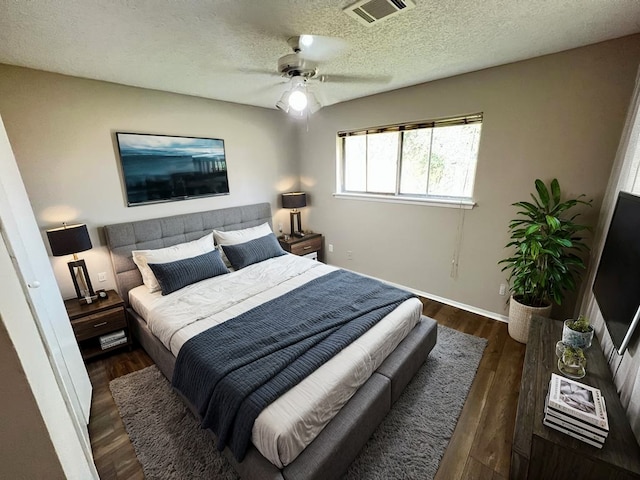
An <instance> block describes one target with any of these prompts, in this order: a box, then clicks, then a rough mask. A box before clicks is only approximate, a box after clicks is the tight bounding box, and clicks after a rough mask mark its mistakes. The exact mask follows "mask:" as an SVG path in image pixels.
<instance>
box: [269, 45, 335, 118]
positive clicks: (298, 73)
mask: <svg viewBox="0 0 640 480" xmlns="http://www.w3.org/2000/svg"><path fill="white" fill-rule="evenodd" d="M287 43H288V44H289V46H290V47H291V49H292V50H293V53H289V54H288V55H284V56H283V57H280V58H279V59H278V70H277V71H278V74H280V75H281V76H282V77H284V78H288V79H290V83H291V85H290V88H289V89H287V90H286V91H285V92H284V93H283V95H282V97H281V98H280V100H279V101H278V102H277V103H276V107H277V108H278V109H280V110H282V111H283V112H285V113H288V114H290V115H292V116H295V117H304V116H305V115H310V114H312V113H315V112H317V111H318V110H320V108H321V105H320V102H318V99H317V98H316V96H315V95H314V94H313V92H312V91H311V90H309V89H308V85H307V82H308V81H309V80H310V79H312V78H315V77H316V76H317V74H318V63H319V62H321V61H326V60H329V59H331V58H333V57H334V56H336V55H338V54H339V53H340V52H341V51H342V50H343V49H344V48H345V47H346V42H344V41H343V40H341V39H338V38H332V37H322V36H318V35H299V36H295V37H291V38H289V40H288V41H287ZM321 80H322V79H321Z"/></svg>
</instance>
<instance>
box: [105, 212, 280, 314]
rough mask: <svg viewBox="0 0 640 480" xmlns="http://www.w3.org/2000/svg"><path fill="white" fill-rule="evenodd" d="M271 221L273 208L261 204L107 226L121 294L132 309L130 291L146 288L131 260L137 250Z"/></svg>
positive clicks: (106, 231)
mask: <svg viewBox="0 0 640 480" xmlns="http://www.w3.org/2000/svg"><path fill="white" fill-rule="evenodd" d="M271 221H272V217H271V205H269V204H268V203H258V204H255V205H245V206H242V207H230V208H223V209H220V210H209V211H207V212H198V213H187V214H184V215H175V216H173V217H164V218H154V219H151V220H139V221H137V222H127V223H118V224H114V225H106V226H105V227H104V234H105V237H106V239H107V246H108V247H109V252H110V253H111V262H112V263H113V270H114V272H115V278H116V286H117V289H118V293H120V296H121V297H122V299H123V300H124V302H125V304H126V305H127V306H128V305H129V290H131V289H132V288H134V287H137V286H138V285H142V276H141V275H140V271H139V270H138V267H136V264H135V263H133V260H132V259H131V252H132V251H133V250H140V249H149V248H151V249H153V248H163V247H170V246H171V245H176V244H178V243H183V242H189V241H191V240H197V239H198V238H200V237H202V236H204V235H206V234H207V233H209V232H211V231H212V230H214V229H215V230H238V229H241V228H248V227H255V226H256V225H261V224H263V223H265V222H268V223H269V225H271Z"/></svg>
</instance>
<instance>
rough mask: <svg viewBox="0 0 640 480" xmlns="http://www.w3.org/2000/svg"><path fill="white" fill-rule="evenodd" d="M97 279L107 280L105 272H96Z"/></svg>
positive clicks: (100, 280)
mask: <svg viewBox="0 0 640 480" xmlns="http://www.w3.org/2000/svg"><path fill="white" fill-rule="evenodd" d="M98 281H99V282H106V281H107V272H100V273H99V274H98Z"/></svg>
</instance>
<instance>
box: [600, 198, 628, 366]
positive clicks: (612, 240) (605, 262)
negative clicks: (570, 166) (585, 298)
mask: <svg viewBox="0 0 640 480" xmlns="http://www.w3.org/2000/svg"><path fill="white" fill-rule="evenodd" d="M593 293H594V295H595V297H596V301H597V302H598V306H599V307H600V312H601V313H602V317H603V318H604V321H605V325H606V326H607V330H608V331H609V335H610V336H611V339H612V340H613V344H614V346H615V348H616V350H617V351H618V353H619V354H620V355H622V354H623V353H624V351H625V350H626V348H627V346H628V345H629V342H630V341H631V339H632V337H633V332H634V330H635V329H636V326H637V324H638V323H639V322H640V197H638V196H636V195H632V194H630V193H626V192H620V193H619V195H618V200H617V202H616V207H615V210H614V211H613V217H612V219H611V225H610V226H609V231H608V233H607V238H606V240H605V244H604V249H603V250H602V256H601V257H600V263H599V265H598V270H597V273H596V279H595V282H594V284H593ZM636 336H637V335H636Z"/></svg>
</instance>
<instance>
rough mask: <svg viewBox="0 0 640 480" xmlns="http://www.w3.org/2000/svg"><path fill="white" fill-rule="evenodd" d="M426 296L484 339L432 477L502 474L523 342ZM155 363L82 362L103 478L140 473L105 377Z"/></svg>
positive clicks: (436, 310) (502, 479)
mask: <svg viewBox="0 0 640 480" xmlns="http://www.w3.org/2000/svg"><path fill="white" fill-rule="evenodd" d="M423 303H424V314H425V315H427V316H429V317H431V318H434V319H435V320H436V321H437V322H438V323H439V324H440V325H444V326H447V327H450V328H454V329H456V330H459V331H461V332H465V333H469V334H471V335H475V336H478V337H482V338H486V339H487V340H488V345H487V348H486V350H485V352H484V356H483V357H482V360H481V362H480V366H479V367H478V374H477V375H476V378H475V380H474V381H473V384H472V386H471V390H470V392H469V397H468V398H467V401H466V403H465V405H464V408H463V410H462V413H461V415H460V418H459V420H458V424H457V426H456V429H455V431H454V433H453V437H452V438H451V442H450V443H449V446H448V447H447V450H446V451H445V454H444V457H443V459H442V461H441V462H440V468H439V470H438V473H437V475H436V480H458V479H465V480H472V479H473V480H485V479H486V480H489V479H493V480H506V479H507V478H509V464H510V456H511V439H512V436H513V426H514V422H515V416H516V407H517V403H518V391H519V388H520V377H521V374H522V363H523V361H524V351H525V347H524V345H521V344H519V343H517V342H515V341H514V340H512V339H511V338H510V337H509V335H508V333H507V324H506V323H502V322H497V321H495V320H491V319H489V318H486V317H482V316H479V315H475V314H473V313H469V312H466V311H464V310H460V309H458V308H454V307H451V306H448V305H443V304H441V303H437V302H433V301H430V300H423ZM152 364H153V361H152V360H151V359H150V358H149V357H148V356H147V355H146V353H145V352H144V351H143V350H142V349H141V348H136V349H134V350H133V351H132V352H124V353H120V354H114V355H111V356H108V357H105V358H103V359H101V360H96V361H93V362H91V363H89V365H88V367H87V368H88V370H89V377H90V378H91V383H92V384H93V388H94V390H93V400H92V402H91V418H90V422H89V435H90V437H91V445H92V448H93V455H94V460H95V463H96V467H97V469H98V472H99V474H100V478H101V479H102V480H112V479H118V480H121V479H127V480H129V479H143V478H144V475H143V473H142V468H141V467H140V464H139V463H138V460H137V459H136V456H135V452H134V450H133V447H132V445H131V442H130V441H129V437H128V436H127V433H126V431H125V429H124V426H123V424H122V421H121V420H120V416H119V415H118V410H117V408H116V406H115V403H114V401H113V398H112V397H111V393H110V391H109V382H110V381H111V380H113V379H114V378H117V377H120V376H122V375H126V374H127V373H130V372H133V371H136V370H140V369H142V368H144V367H147V366H149V365H152Z"/></svg>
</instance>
